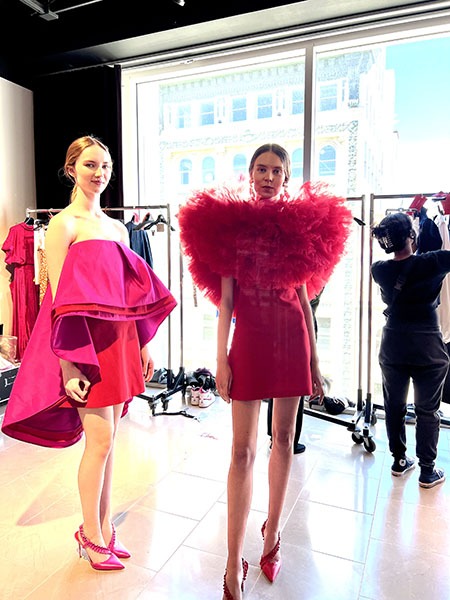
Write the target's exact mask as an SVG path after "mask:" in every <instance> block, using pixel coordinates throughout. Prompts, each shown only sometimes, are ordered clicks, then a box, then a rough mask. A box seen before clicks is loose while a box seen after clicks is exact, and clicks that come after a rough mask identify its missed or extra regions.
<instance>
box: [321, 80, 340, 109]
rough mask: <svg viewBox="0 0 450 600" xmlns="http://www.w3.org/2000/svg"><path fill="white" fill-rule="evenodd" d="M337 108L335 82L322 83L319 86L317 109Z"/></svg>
mask: <svg viewBox="0 0 450 600" xmlns="http://www.w3.org/2000/svg"><path fill="white" fill-rule="evenodd" d="M336 109H337V84H335V83H332V84H330V85H322V86H321V87H320V96H319V110H336Z"/></svg>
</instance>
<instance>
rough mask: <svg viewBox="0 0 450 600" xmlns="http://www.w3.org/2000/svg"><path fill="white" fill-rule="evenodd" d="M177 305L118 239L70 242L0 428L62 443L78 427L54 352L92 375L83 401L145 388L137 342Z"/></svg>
mask: <svg viewBox="0 0 450 600" xmlns="http://www.w3.org/2000/svg"><path fill="white" fill-rule="evenodd" d="M175 306H176V301H175V299H174V297H173V296H172V294H171V293H170V291H169V290H168V289H167V288H166V287H165V285H164V284H163V283H162V282H161V281H160V279H159V278H158V277H157V276H156V275H155V273H154V272H153V270H152V269H151V268H150V267H149V265H148V264H147V263H146V262H145V261H144V260H143V259H142V258H141V257H140V256H139V255H137V254H136V253H135V252H133V251H132V250H130V249H129V248H128V247H127V246H126V245H125V244H122V243H120V242H113V241H106V240H87V241H83V242H78V243H76V244H73V245H72V246H71V247H70V249H69V252H68V254H67V257H66V260H65V263H64V266H63V270H62V272H61V276H60V281H59V284H58V290H57V294H56V297H55V299H54V301H53V302H52V295H51V291H50V288H48V290H47V292H46V295H45V298H44V300H43V303H42V305H41V308H40V311H39V314H38V318H37V320H36V324H35V326H34V329H33V332H32V334H31V337H30V340H29V343H28V345H27V348H26V350H25V353H24V356H23V360H22V363H21V365H20V367H19V371H18V374H17V377H16V380H15V382H14V386H13V389H12V392H11V396H10V398H9V400H8V404H7V406H6V411H5V415H4V420H3V425H2V431H3V432H4V433H6V434H7V435H9V436H11V437H14V438H16V439H19V440H22V441H25V442H30V443H33V444H38V445H42V446H49V447H65V446H70V445H72V444H74V443H75V442H77V441H78V440H79V439H80V438H81V437H82V434H83V431H82V426H81V421H80V418H79V414H78V409H77V406H76V405H75V404H74V403H73V401H72V400H71V399H69V398H68V397H67V396H66V394H65V390H64V384H63V380H62V375H61V368H60V363H59V359H65V360H68V361H70V362H73V363H75V364H76V365H77V366H78V367H79V368H80V370H81V371H82V372H83V373H84V375H85V376H86V377H87V379H88V380H89V381H90V382H91V387H90V389H89V392H88V400H87V404H86V405H85V406H86V407H88V408H89V407H101V406H109V405H113V404H120V403H122V402H125V408H124V413H123V414H125V413H126V409H127V406H128V402H129V401H130V400H131V399H132V398H133V396H136V395H137V394H139V393H142V392H143V391H144V387H145V386H144V379H143V375H142V368H141V360H140V349H141V348H142V347H143V346H144V345H145V344H146V343H148V342H149V341H150V340H151V339H152V338H153V337H154V336H155V334H156V332H157V330H158V328H159V326H160V325H161V323H162V322H163V321H164V319H165V318H166V317H167V316H168V315H169V314H170V312H171V311H172V310H173V308H174V307H175Z"/></svg>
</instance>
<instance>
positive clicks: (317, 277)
mask: <svg viewBox="0 0 450 600" xmlns="http://www.w3.org/2000/svg"><path fill="white" fill-rule="evenodd" d="M178 220H179V226H180V236H181V243H182V248H183V252H184V254H185V256H186V257H187V260H188V268H189V271H190V273H191V275H192V278H193V281H194V283H195V284H196V285H197V286H198V288H199V289H200V290H201V291H203V293H204V294H205V295H206V297H208V298H209V299H210V300H211V301H212V302H213V303H214V304H215V305H217V306H218V305H219V304H220V294H221V292H220V289H221V278H222V277H232V278H233V279H234V282H235V283H234V286H235V287H234V314H235V327H234V332H233V338H232V342H231V346H230V350H229V362H230V367H231V370H232V375H233V379H232V386H231V392H230V395H231V398H232V399H233V400H257V399H262V398H286V397H291V396H303V395H310V394H311V392H312V381H311V369H310V342H309V336H308V331H307V327H306V322H305V317H304V313H303V310H302V307H301V304H300V301H299V298H298V295H297V292H296V290H297V289H298V288H299V287H300V286H301V285H303V284H306V285H307V290H308V295H309V298H313V297H314V296H315V295H316V294H317V293H319V292H320V291H321V290H322V288H323V287H324V285H325V284H326V282H327V281H328V279H329V277H330V276H331V274H332V272H333V269H334V267H335V266H336V264H337V263H338V262H339V260H340V258H341V257H342V255H343V253H344V250H345V243H346V240H347V238H348V236H349V234H350V226H351V223H352V221H353V217H352V213H351V211H350V210H349V209H348V208H347V207H346V206H345V199H343V198H340V197H337V196H334V195H333V194H331V193H330V192H329V190H328V189H327V187H325V186H324V185H316V186H313V185H312V184H310V183H307V184H304V185H303V186H302V188H301V189H300V191H299V193H298V195H297V196H295V197H287V196H284V197H280V198H277V199H271V200H260V201H255V200H252V199H248V198H245V197H243V195H242V193H241V191H240V190H230V189H227V188H220V189H209V190H203V191H198V192H196V193H195V194H194V195H193V196H192V197H191V198H189V199H188V201H187V202H186V204H185V205H184V206H182V207H181V208H180V210H179V213H178Z"/></svg>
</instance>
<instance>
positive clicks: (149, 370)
mask: <svg viewBox="0 0 450 600" xmlns="http://www.w3.org/2000/svg"><path fill="white" fill-rule="evenodd" d="M141 362H142V374H143V375H144V380H145V381H150V380H151V378H152V377H153V373H154V372H155V363H154V362H153V359H152V357H151V356H150V351H149V349H148V346H144V347H143V348H142V350H141Z"/></svg>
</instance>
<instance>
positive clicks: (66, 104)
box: [33, 66, 123, 216]
mask: <svg viewBox="0 0 450 600" xmlns="http://www.w3.org/2000/svg"><path fill="white" fill-rule="evenodd" d="M33 91H34V133H35V156H36V192H37V208H64V207H65V206H67V204H68V203H69V201H70V191H71V185H70V183H69V182H68V181H67V180H66V178H65V177H64V176H63V175H62V168H63V166H64V160H65V156H66V151H67V148H68V147H69V145H70V143H71V142H73V140H75V139H76V138H78V137H80V136H83V135H94V136H96V137H98V138H100V139H101V141H102V142H104V143H105V144H106V145H107V146H108V148H109V150H110V152H111V157H112V159H113V176H112V178H111V183H110V184H109V186H108V188H107V189H106V190H105V191H104V192H103V194H102V206H103V207H117V206H123V179H122V108H121V68H120V66H115V67H108V66H99V67H92V68H89V69H83V70H80V71H72V72H69V73H62V74H57V75H50V76H48V77H45V78H43V79H42V80H40V81H39V82H37V83H36V85H35V86H34V90H33ZM111 216H119V214H118V213H117V214H116V215H115V214H114V212H112V213H111Z"/></svg>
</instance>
